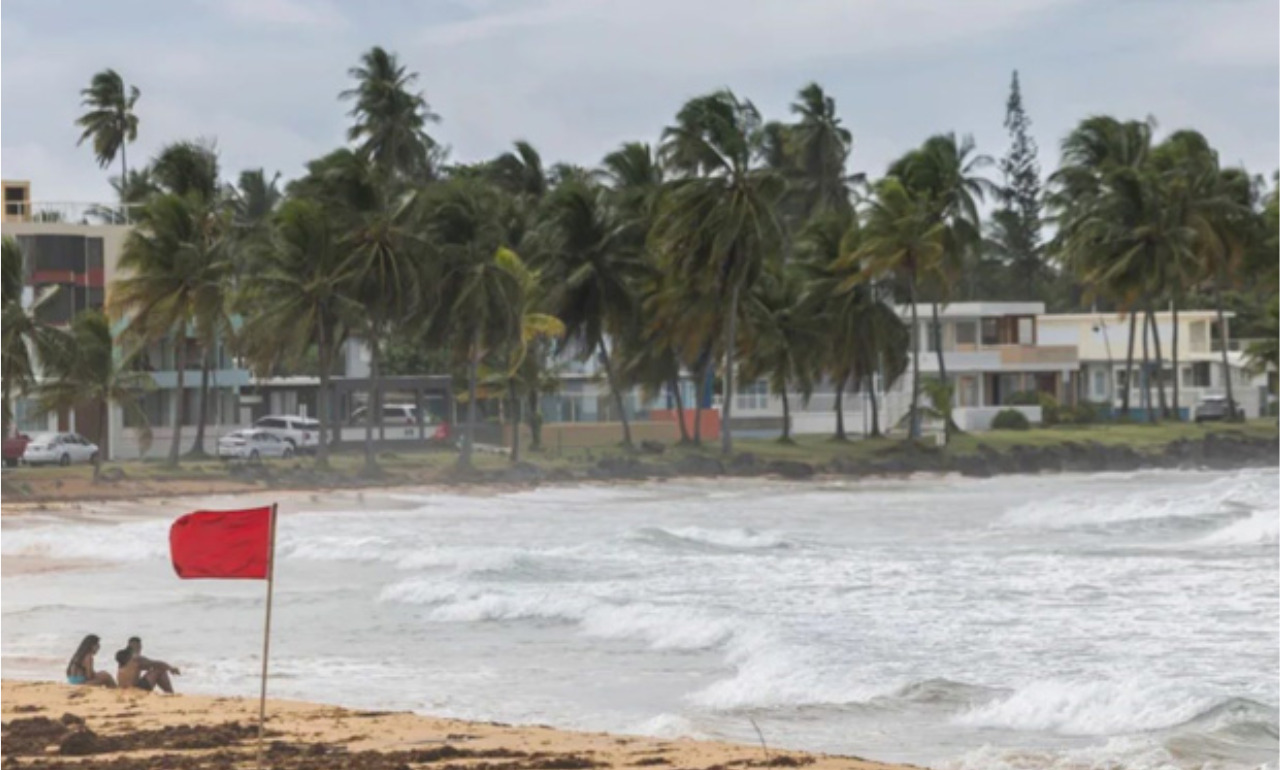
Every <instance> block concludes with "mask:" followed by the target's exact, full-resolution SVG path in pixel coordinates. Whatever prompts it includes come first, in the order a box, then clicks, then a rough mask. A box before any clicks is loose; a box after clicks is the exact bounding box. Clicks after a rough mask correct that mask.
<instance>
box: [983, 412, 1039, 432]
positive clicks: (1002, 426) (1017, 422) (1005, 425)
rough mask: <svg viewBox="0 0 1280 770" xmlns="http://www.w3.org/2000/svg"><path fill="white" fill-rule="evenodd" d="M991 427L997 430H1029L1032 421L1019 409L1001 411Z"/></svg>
mask: <svg viewBox="0 0 1280 770" xmlns="http://www.w3.org/2000/svg"><path fill="white" fill-rule="evenodd" d="M991 427H992V428H994V429H996V430H1028V429H1030V428H1031V421H1030V420H1028V419H1027V416H1026V415H1025V414H1023V413H1022V412H1019V411H1018V410H1017V409H1001V410H1000V411H999V412H996V416H995V419H993V420H992V421H991Z"/></svg>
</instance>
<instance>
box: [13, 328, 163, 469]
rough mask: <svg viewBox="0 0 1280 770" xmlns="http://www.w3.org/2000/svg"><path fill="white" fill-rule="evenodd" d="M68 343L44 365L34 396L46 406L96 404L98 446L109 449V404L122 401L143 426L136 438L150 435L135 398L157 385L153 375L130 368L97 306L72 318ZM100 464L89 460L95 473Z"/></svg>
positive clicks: (47, 408) (53, 408)
mask: <svg viewBox="0 0 1280 770" xmlns="http://www.w3.org/2000/svg"><path fill="white" fill-rule="evenodd" d="M69 335H70V342H71V344H70V346H69V347H68V349H67V350H66V351H65V352H64V353H63V354H62V355H59V356H55V357H54V358H53V359H52V360H51V361H50V362H49V363H48V366H47V367H46V370H47V371H46V373H47V375H48V376H47V377H46V378H45V379H44V380H43V381H42V382H41V383H40V386H39V388H38V389H37V391H36V396H37V399H38V402H39V404H40V408H41V410H42V411H44V412H54V411H59V412H60V411H64V410H70V409H75V408H77V407H80V406H85V405H90V404H92V405H96V406H97V409H98V433H97V435H95V436H92V438H93V440H94V441H95V442H96V443H97V445H98V448H99V449H100V450H102V451H105V450H106V449H107V424H108V419H109V418H108V408H109V406H110V405H111V404H116V405H117V406H119V407H121V408H122V409H123V410H124V411H125V413H126V414H127V415H129V416H131V417H133V418H134V421H136V422H137V424H138V425H140V426H142V427H141V436H140V440H141V442H142V443H144V444H149V443H150V441H151V438H150V436H151V429H150V426H149V425H148V424H147V416H146V413H145V412H144V411H143V410H142V407H141V406H140V405H139V403H138V400H139V398H140V397H141V396H142V395H144V394H145V393H146V392H148V391H150V390H152V389H153V388H154V387H155V382H154V381H153V380H152V379H151V375H149V374H147V373H146V372H142V371H139V370H137V369H136V368H134V366H133V363H132V361H131V360H130V357H129V356H127V355H121V353H120V351H119V350H117V348H116V346H115V343H114V341H113V340H112V337H111V325H110V324H109V323H108V321H107V317H106V316H105V315H103V314H102V312H101V311H98V310H86V311H84V312H82V313H80V314H79V315H77V316H76V317H75V318H74V319H72V321H71V328H70V331H69ZM100 469H101V464H100V463H99V462H98V458H95V460H94V463H93V477H94V479H95V480H96V479H97V478H98V473H99V470H100Z"/></svg>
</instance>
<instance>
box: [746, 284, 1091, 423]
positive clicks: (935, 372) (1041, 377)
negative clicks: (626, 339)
mask: <svg viewBox="0 0 1280 770" xmlns="http://www.w3.org/2000/svg"><path fill="white" fill-rule="evenodd" d="M1044 309H1045V308H1044V304H1043V303H1040V302H956V303H952V304H950V305H945V306H941V307H939V313H938V327H939V328H938V330H937V333H936V334H935V333H934V329H933V315H932V306H931V305H928V304H919V305H917V306H916V316H917V319H918V328H916V329H914V330H913V331H914V333H915V334H918V335H919V337H920V360H919V361H918V362H914V361H913V362H912V363H911V365H909V366H908V369H907V371H906V373H904V374H903V376H902V377H901V378H899V379H898V380H897V382H895V383H893V384H892V385H890V386H889V387H887V388H886V387H885V383H884V382H883V379H882V378H881V377H880V376H879V375H877V376H876V377H875V378H874V380H875V381H874V382H873V383H869V388H870V390H868V389H864V388H862V387H860V384H854V385H853V386H851V387H850V388H849V389H848V390H847V391H846V393H845V396H844V405H843V407H844V408H843V412H844V422H845V429H846V430H847V431H848V432H850V433H866V432H868V431H869V429H870V425H871V423H872V419H871V417H872V415H871V410H872V407H871V404H872V401H874V402H875V411H876V416H877V417H878V421H879V425H880V427H881V429H882V430H884V429H888V428H892V427H893V426H895V425H897V424H898V423H899V422H901V421H902V420H903V418H904V417H905V416H906V415H907V413H908V412H909V410H910V404H911V382H912V377H913V369H914V366H915V365H917V364H918V366H919V368H920V375H921V378H922V379H929V378H938V377H940V376H941V365H942V364H945V366H946V371H947V379H948V380H949V381H950V382H952V383H953V384H954V391H953V404H954V412H953V418H954V419H955V421H956V423H957V424H958V425H959V426H960V428H961V429H962V430H985V429H987V428H990V427H991V421H992V420H993V419H994V418H995V415H996V414H997V413H998V412H1000V411H1001V410H1002V409H1008V408H1013V409H1017V410H1019V411H1023V412H1024V413H1025V414H1027V416H1028V418H1029V419H1031V420H1032V421H1037V422H1038V421H1039V420H1040V417H1041V414H1040V408H1039V407H1038V406H1028V405H1025V404H1015V403H1013V402H1015V401H1021V400H1023V399H1024V398H1025V394H1026V393H1027V392H1039V393H1048V394H1050V395H1052V396H1054V397H1055V398H1057V399H1058V400H1059V401H1060V402H1063V403H1073V402H1074V399H1075V392H1076V385H1075V382H1076V377H1077V376H1078V375H1077V371H1078V368H1079V364H1078V358H1077V355H1076V348H1075V346H1074V345H1070V344H1058V343H1056V342H1054V341H1052V340H1046V339H1042V338H1041V335H1040V328H1039V319H1040V318H1041V317H1042V316H1043V313H1044ZM897 311H898V315H899V316H900V317H901V318H902V319H903V320H904V321H906V322H907V323H908V325H910V319H911V307H910V306H909V305H908V306H902V307H899V308H898V309H897ZM939 341H940V342H941V347H942V362H939V356H938V350H937V348H938V345H937V343H938V342H939ZM737 390H738V393H737V397H736V400H735V401H734V405H733V423H734V428H735V430H738V429H739V428H742V429H745V430H746V431H747V434H748V435H750V434H753V433H761V434H764V433H767V432H772V433H775V434H776V432H777V431H778V430H779V429H780V428H781V420H782V399H781V397H780V396H779V395H777V394H775V393H772V392H770V390H769V387H768V385H767V383H766V382H765V381H763V380H761V381H758V382H744V383H742V384H741V385H740V386H739V387H738V389H737ZM835 395H836V394H835V390H834V388H833V387H832V386H831V384H830V383H822V384H820V385H819V386H818V387H817V388H816V389H815V392H814V394H813V395H812V397H811V398H810V399H809V401H808V403H807V404H805V403H803V401H802V399H801V398H800V396H799V394H790V395H789V400H790V405H791V409H792V431H793V432H795V433H797V434H806V433H833V432H834V431H835V428H836V416H835V411H834V409H835ZM921 399H922V401H924V402H925V403H926V404H927V403H928V399H927V397H925V396H923V395H922V396H921Z"/></svg>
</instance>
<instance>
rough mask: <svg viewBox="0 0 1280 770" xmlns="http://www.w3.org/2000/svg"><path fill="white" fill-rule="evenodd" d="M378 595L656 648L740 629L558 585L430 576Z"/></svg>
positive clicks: (446, 618)
mask: <svg viewBox="0 0 1280 770" xmlns="http://www.w3.org/2000/svg"><path fill="white" fill-rule="evenodd" d="M379 601H384V602H400V603H406V604H419V605H427V606H430V607H431V609H430V610H429V612H428V613H427V619H428V620H430V621H433V622H438V623H483V622H493V621H518V620H543V621H555V622H561V623H566V624H572V625H576V626H578V627H579V628H580V629H581V631H582V633H583V634H585V635H587V636H592V637H596V638H600V639H639V640H641V641H644V642H645V643H646V644H647V645H648V646H649V647H650V648H652V649H655V650H705V649H711V648H714V647H717V646H720V645H723V644H724V643H725V642H727V641H728V640H729V639H730V638H731V637H733V636H734V634H735V633H737V632H738V630H739V628H738V627H737V625H736V624H735V623H734V622H733V621H732V620H729V619H727V618H724V617H720V616H716V615H713V614H710V613H707V612H704V611H702V610H696V609H691V608H687V607H681V606H678V605H662V604H655V603H650V602H634V603H627V602H619V601H607V600H604V599H599V598H596V597H594V596H590V595H586V594H580V593H565V592H563V591H496V590H482V589H481V588H479V587H478V586H468V585H460V584H456V583H441V582H439V581H429V580H409V581H403V582H401V583H396V584H393V585H391V586H388V587H387V588H385V589H383V591H382V592H381V593H380V595H379Z"/></svg>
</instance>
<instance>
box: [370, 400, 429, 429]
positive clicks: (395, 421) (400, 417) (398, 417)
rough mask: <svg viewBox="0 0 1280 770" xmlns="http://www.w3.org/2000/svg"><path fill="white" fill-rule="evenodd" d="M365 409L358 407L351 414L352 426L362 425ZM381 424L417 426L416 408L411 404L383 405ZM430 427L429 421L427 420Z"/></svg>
mask: <svg viewBox="0 0 1280 770" xmlns="http://www.w3.org/2000/svg"><path fill="white" fill-rule="evenodd" d="M368 411H369V410H368V409H367V408H366V407H363V406H361V407H358V408H357V409H356V410H355V411H354V412H352V413H351V424H352V425H364V420H365V415H366V414H368ZM382 424H383V425H417V424H418V407H416V406H414V405H413V404H383V405H382ZM427 424H428V425H430V424H431V421H430V420H428V421H427Z"/></svg>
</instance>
